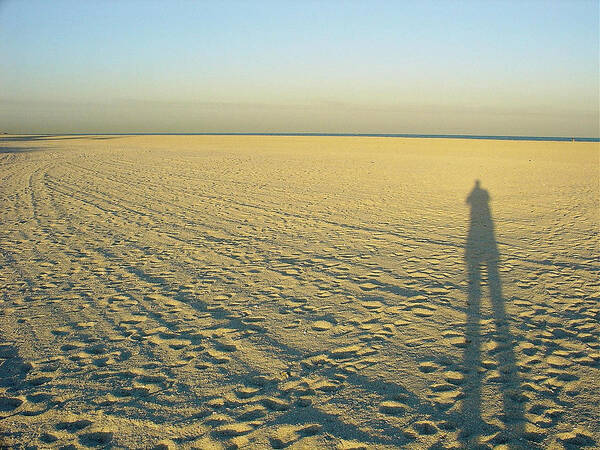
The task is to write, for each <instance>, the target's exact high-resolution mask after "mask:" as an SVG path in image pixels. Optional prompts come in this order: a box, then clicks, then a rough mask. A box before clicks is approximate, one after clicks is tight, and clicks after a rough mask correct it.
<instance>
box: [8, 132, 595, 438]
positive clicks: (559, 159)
mask: <svg viewBox="0 0 600 450" xmlns="http://www.w3.org/2000/svg"><path fill="white" fill-rule="evenodd" d="M599 171H600V163H599V144H598V143H597V142H596V143H594V142H591V143H583V142H574V143H572V142H529V141H495V140H463V139H400V138H367V137H286V136H23V135H21V136H16V135H5V136H2V137H0V180H1V182H0V232H1V233H0V234H1V236H2V237H1V239H0V267H1V270H0V447H2V448H4V447H3V446H6V447H9V448H11V447H15V448H88V447H109V448H163V449H165V448H199V449H213V448H214V449H220V448H267V449H268V448H289V449H313V448H337V449H345V450H350V449H362V448H365V449H388V448H432V449H445V448H465V447H471V448H472V447H477V448H557V449H558V448H579V447H586V446H587V447H590V448H593V447H597V446H599V445H600V423H599V421H598V417H600V406H599V400H600V325H599V317H600V303H599V301H600V277H599V270H600V262H599V256H600V255H599V233H598V232H599V213H598V211H599V210H600V205H599V202H600V200H599V199H600V187H599V182H600V175H599V174H600V172H599ZM476 180H479V185H477V184H476ZM69 445H72V447H64V446H69ZM503 446H506V447H503Z"/></svg>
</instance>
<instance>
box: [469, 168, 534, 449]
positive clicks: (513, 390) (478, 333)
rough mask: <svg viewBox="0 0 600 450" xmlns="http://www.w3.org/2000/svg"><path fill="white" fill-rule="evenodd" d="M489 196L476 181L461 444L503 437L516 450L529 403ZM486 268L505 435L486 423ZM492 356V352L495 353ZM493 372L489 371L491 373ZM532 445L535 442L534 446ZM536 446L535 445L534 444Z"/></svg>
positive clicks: (500, 441)
mask: <svg viewBox="0 0 600 450" xmlns="http://www.w3.org/2000/svg"><path fill="white" fill-rule="evenodd" d="M489 200H490V197H489V194H488V192H487V191H486V190H485V189H482V188H481V187H480V184H479V181H478V180H477V181H475V187H474V188H473V190H472V191H471V192H470V194H469V196H468V197H467V200H466V202H467V203H468V204H469V207H470V209H471V214H470V224H469V231H468V235H467V242H466V248H465V263H466V268H467V275H468V282H469V285H468V303H467V322H466V336H465V337H466V342H467V345H466V347H465V351H464V361H463V364H464V369H465V372H466V379H465V384H464V394H465V398H464V400H463V407H462V420H463V430H462V433H461V440H462V441H463V443H464V444H465V445H467V446H473V445H477V444H478V440H479V438H480V436H481V435H482V434H484V435H488V436H489V435H492V434H494V433H496V432H500V433H499V434H498V435H497V436H496V437H495V441H496V442H493V443H494V444H503V443H508V442H511V443H512V444H513V445H516V446H517V447H518V446H519V445H523V443H524V442H525V441H523V440H522V439H523V426H524V420H525V419H524V406H525V405H524V401H525V397H524V396H523V394H522V392H521V385H520V380H519V374H518V367H517V363H516V357H515V352H514V342H513V341H514V339H513V337H512V335H511V332H510V328H509V323H508V317H507V315H506V310H505V305H504V299H503V297H502V283H501V281H500V275H499V273H498V262H499V259H500V253H499V252H498V247H497V243H496V238H495V235H494V222H493V220H492V215H491V212H490V207H489ZM484 266H485V270H486V277H487V285H488V288H489V296H490V299H491V303H492V313H493V319H494V325H495V328H496V329H495V335H494V338H495V344H496V347H495V348H494V349H493V352H495V359H496V362H497V364H498V371H499V374H500V385H499V389H500V390H501V393H502V406H503V410H504V415H503V416H502V417H501V418H500V419H501V421H502V422H503V423H504V425H505V428H504V430H502V429H500V428H497V427H495V426H492V425H490V424H488V423H485V422H484V420H483V418H482V398H481V396H482V378H483V376H484V375H485V371H482V370H481V369H482V348H481V347H482V340H483V339H482V327H481V322H480V320H481V302H482V284H483V281H484V280H485V277H483V276H482V269H483V267H484ZM491 352H492V351H491ZM488 373H489V372H488ZM529 444H533V443H529ZM533 445H534V444H533Z"/></svg>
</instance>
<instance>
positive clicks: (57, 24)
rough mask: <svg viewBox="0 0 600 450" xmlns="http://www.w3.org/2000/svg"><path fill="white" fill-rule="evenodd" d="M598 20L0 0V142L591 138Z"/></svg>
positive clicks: (566, 5)
mask: <svg viewBox="0 0 600 450" xmlns="http://www.w3.org/2000/svg"><path fill="white" fill-rule="evenodd" d="M598 22H599V1H598V0H593V1H584V0H568V1H552V0H538V1H527V0H514V1H494V0H486V1H480V0H477V1H458V0H456V1H442V0H437V1H427V0H425V1H416V0H415V1H393V0H388V1H381V2H378V1H343V0H323V1H318V2H317V1H310V0H308V1H307V0H302V1H300V0H297V1H296V0H290V1H272V2H270V1H258V0H257V1H214V2H209V1H175V0H173V1H151V0H144V1H133V0H86V1H81V0H74V1H63V0H53V1H47V0H40V1H35V0H0V61H1V63H0V131H4V132H11V133H135V132H154V133H160V132H163V133H169V132H173V133H185V132H191V133H193V132H199V133H201V132H259V133H260V132H322V133H327V132H331V133H424V134H477V135H520V136H580V137H598V136H599V134H600V130H599V127H600V125H599V123H600V113H599V110H600V107H599V101H600V100H599V95H600V93H599V79H600V73H599V70H600V69H599V51H600V49H599V23H598Z"/></svg>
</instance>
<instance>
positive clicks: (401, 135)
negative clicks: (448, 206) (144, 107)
mask: <svg viewBox="0 0 600 450" xmlns="http://www.w3.org/2000/svg"><path fill="white" fill-rule="evenodd" d="M7 134H12V133H3V135H7ZM12 135H13V136H40V137H53V136H298V137H302V136H309V137H310V136H322V137H327V136H330V137H392V138H416V139H419V138H420V139H483V140H494V141H552V142H569V141H575V142H600V138H592V137H578V136H574V137H573V136H571V137H566V136H486V135H472V134H404V133H55V134H46V133H44V134H12ZM1 139H2V138H1V137H0V140H1Z"/></svg>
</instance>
